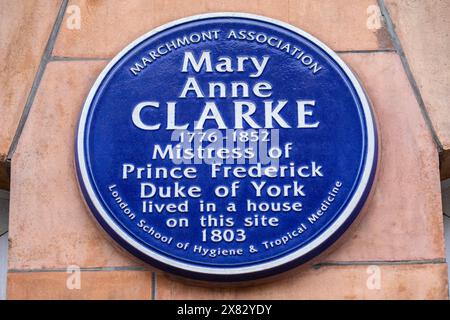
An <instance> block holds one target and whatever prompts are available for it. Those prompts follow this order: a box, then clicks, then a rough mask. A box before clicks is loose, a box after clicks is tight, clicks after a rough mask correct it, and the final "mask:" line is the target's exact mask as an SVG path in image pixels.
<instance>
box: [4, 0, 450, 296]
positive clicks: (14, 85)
mask: <svg viewBox="0 0 450 320" xmlns="http://www.w3.org/2000/svg"><path fill="white" fill-rule="evenodd" d="M211 12H245V13H253V14H258V15H262V16H267V17H270V18H274V19H277V20H280V21H283V22H286V23H289V24H292V25H294V26H296V27H298V28H300V29H302V30H304V31H306V32H308V33H310V34H312V35H313V36H315V37H317V38H319V39H320V40H321V41H323V42H324V43H325V44H326V45H328V46H329V47H330V48H331V49H333V50H334V51H335V52H336V53H337V54H338V55H339V56H340V58H342V59H343V60H344V61H345V62H346V63H347V64H348V65H349V66H350V67H351V68H352V70H353V71H354V72H355V74H356V75H357V76H358V78H359V79H360V81H361V83H362V84H363V86H364V87H365V89H366V90H367V94H368V96H369V98H370V100H371V103H372V107H373V110H374V113H375V115H376V118H377V124H378V130H379V139H380V148H379V149H380V150H379V157H380V159H379V163H378V171H377V179H376V183H375V185H374V187H373V194H372V197H371V198H370V200H369V201H368V203H367V205H366V207H365V208H364V211H363V212H362V215H363V216H362V218H361V219H360V220H359V221H357V224H355V225H354V226H352V228H351V229H350V230H348V231H347V232H346V234H345V236H344V238H343V239H341V240H340V241H339V242H338V243H337V244H336V245H335V246H333V248H331V249H330V250H327V251H326V253H325V254H322V255H320V256H319V258H318V259H316V260H314V262H313V264H310V265H307V266H303V267H300V268H296V269H294V270H292V271H290V272H288V273H286V274H282V275H281V276H279V277H275V278H271V279H267V280H262V281H261V280H258V281H256V282H250V283H241V284H238V285H226V284H217V283H207V282H198V281H192V280H188V279H184V278H182V277H177V276H173V275H171V274H169V273H166V272H164V271H163V270H158V269H155V268H153V267H151V266H149V265H147V264H145V263H143V262H142V261H140V260H138V259H136V258H135V257H133V256H131V255H130V254H128V253H126V252H125V251H124V250H122V249H121V248H119V247H118V246H117V245H116V244H115V243H114V242H113V241H112V240H111V239H110V238H109V237H108V236H107V235H106V234H105V233H104V232H103V231H102V230H101V229H100V228H99V227H98V225H97V224H96V222H95V221H94V219H93V218H92V216H91V214H90V213H89V210H88V209H87V207H86V205H85V204H84V200H83V197H82V195H81V193H80V191H79V186H78V182H77V179H76V174H75V165H74V141H75V129H76V126H77V121H78V117H79V114H80V110H81V108H82V106H83V102H84V101H85V99H86V96H87V94H88V92H89V90H90V88H91V87H92V85H93V82H94V81H95V79H96V78H97V76H98V75H99V73H100V72H101V70H102V69H103V68H104V67H105V66H106V64H107V63H108V62H109V61H110V60H111V59H112V58H113V57H114V56H115V55H116V54H117V53H118V52H119V51H120V50H121V49H122V48H124V47H125V46H126V45H127V44H128V43H130V42H131V41H133V40H134V39H136V38H137V37H139V36H140V35H142V34H144V33H146V32H148V31H149V30H152V29H154V28H156V27H158V26H160V25H163V24H165V23H167V22H170V21H173V20H176V19H180V18H183V17H187V16H191V15H195V14H200V13H211ZM0 15H1V17H2V19H1V22H0V24H1V27H0V42H1V49H0V50H1V51H0V55H1V59H2V66H3V67H2V73H1V74H0V81H1V88H2V89H1V91H0V108H1V111H2V112H1V114H0V117H1V122H2V126H0V160H1V166H0V188H1V189H2V190H4V191H2V193H0V201H1V209H2V210H1V211H0V217H1V219H0V221H1V223H2V226H1V228H0V234H1V235H2V236H1V242H0V250H1V254H0V261H1V264H2V265H3V266H4V268H3V270H4V271H3V270H1V271H0V276H2V280H1V284H2V290H3V291H2V292H3V293H2V298H5V297H6V298H7V299H447V298H448V276H447V272H448V271H447V260H446V256H448V255H446V251H445V232H444V225H446V226H447V228H448V225H449V219H448V217H446V216H445V214H446V213H447V215H448V214H449V213H450V206H449V203H450V202H449V199H450V192H449V190H450V188H449V183H448V181H449V180H448V179H449V178H450V106H449V104H448V101H449V98H450V90H449V84H450V71H449V70H450V69H449V62H448V57H447V56H448V52H450V38H449V35H448V29H449V25H450V18H449V17H450V1H445V0H443V1H437V0H436V1H435V0H426V1H419V0H384V1H383V0H381V1H376V0H354V1H347V0H337V1H328V0H320V1H315V0H289V1H288V0H277V1H272V0H266V1H256V0H251V1H234V0H226V1H216V0H201V1H194V0H192V1H191V0H184V1H178V0H173V1H162V0H161V1H159V0H155V1H153V0H131V1H115V0H114V1H106V0H105V1H89V0H85V1H83V0H44V1H39V0H35V1H26V0H20V1H9V0H2V1H0ZM443 205H444V208H443ZM446 210H447V212H446ZM6 265H7V267H6Z"/></svg>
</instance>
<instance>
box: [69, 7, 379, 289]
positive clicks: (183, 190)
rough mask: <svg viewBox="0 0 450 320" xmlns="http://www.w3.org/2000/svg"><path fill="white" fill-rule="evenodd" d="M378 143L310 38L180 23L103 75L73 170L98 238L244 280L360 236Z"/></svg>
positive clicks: (220, 21) (340, 68)
mask: <svg viewBox="0 0 450 320" xmlns="http://www.w3.org/2000/svg"><path fill="white" fill-rule="evenodd" d="M376 162H377V133H376V127H375V121H374V116H373V114H372V111H371V108H370V105H369V102H368V99H367V97H366V96H365V94H364V91H363V89H362V87H361V85H360V84H359V82H358V81H357V79H356V78H355V76H354V74H353V73H352V72H351V71H350V70H349V68H348V67H347V66H346V64H345V63H344V62H343V61H342V60H341V59H340V58H339V57H338V56H337V55H336V54H335V53H334V52H333V51H332V50H330V49H329V48H328V47H326V46H325V45H324V44H323V43H321V42H320V41H319V40H317V39H316V38H314V37H313V36H311V35H309V34H307V33H305V32H304V31H302V30H299V29H297V28H295V27H293V26H291V25H288V24H286V23H283V22H280V21H276V20H273V19H269V18H265V17H260V16H255V15H250V14H242V13H214V14H206V15H199V16H194V17H189V18H185V19H181V20H178V21H175V22H172V23H169V24H166V25H164V26H161V27H159V28H157V29H155V30H153V31H151V32H149V33H147V34H145V35H144V36H142V37H140V38H139V39H137V40H136V41H134V42H133V43H131V44H130V45H129V46H127V47H126V48H125V49H124V50H122V51H121V52H120V53H119V54H118V55H117V56H116V57H115V58H114V59H112V61H111V62H110V63H109V64H108V65H107V67H106V68H105V69H104V70H103V71H102V73H101V74H100V76H99V77H98V79H97V80H96V82H95V84H94V85H93V87H92V89H91V91H90V93H89V95H88V97H87V99H86V102H85V104H84V107H83V109H82V112H81V116H80V121H79V125H78V129H77V138H76V166H77V175H78V180H79V183H80V186H81V190H82V192H83V195H84V198H85V199H86V202H87V204H88V206H89V208H90V210H91V211H92V213H93V215H94V216H95V218H96V219H97V221H98V222H99V223H100V224H101V226H102V227H103V228H104V229H105V230H106V231H107V232H108V233H109V234H110V236H111V237H112V238H114V239H115V240H116V241H117V242H118V243H119V244H120V245H121V246H123V247H124V248H126V249H127V250H128V251H129V252H131V253H132V254H133V255H135V256H137V257H139V258H141V259H142V260H144V261H146V262H148V263H150V264H152V265H154V266H156V267H158V268H161V269H163V270H166V271H169V272H173V273H176V274H179V275H183V276H187V277H191V278H195V279H202V280H213V281H240V280H249V279H256V278H260V277H265V276H269V275H273V274H275V273H279V272H282V271H285V270H288V269H290V268H293V267H295V266H297V265H300V264H302V263H304V262H306V261H308V260H310V259H312V258H313V257H315V256H317V255H318V254H319V253H321V252H322V251H324V250H325V249H326V248H327V247H329V246H330V245H331V244H333V243H334V242H335V241H336V240H337V238H338V237H339V236H340V235H341V234H342V233H343V232H344V231H345V230H346V229H347V228H348V227H349V225H350V224H351V223H352V222H353V221H354V219H355V218H356V216H357V215H358V213H359V212H360V210H361V208H362V207H363V205H364V203H365V201H366V199H367V197H368V194H369V192H370V189H371V187H372V184H373V180H374V175H375V170H376Z"/></svg>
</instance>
